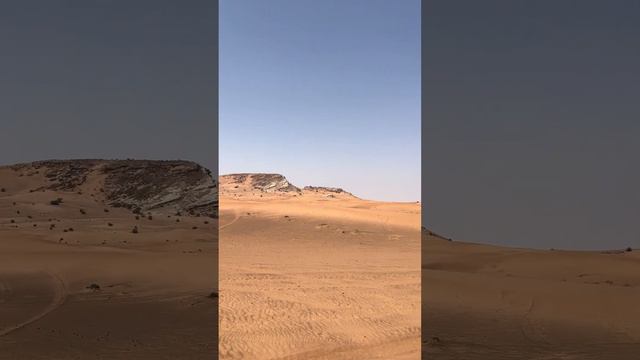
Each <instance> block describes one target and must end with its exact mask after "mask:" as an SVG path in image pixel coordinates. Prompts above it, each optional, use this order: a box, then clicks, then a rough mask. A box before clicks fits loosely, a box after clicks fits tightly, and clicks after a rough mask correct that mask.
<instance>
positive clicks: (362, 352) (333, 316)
mask: <svg viewBox="0 0 640 360" xmlns="http://www.w3.org/2000/svg"><path fill="white" fill-rule="evenodd" d="M268 175H269V174H266V175H265V174H261V175H260V176H259V177H256V178H253V176H252V175H251V174H238V175H233V176H228V177H222V178H221V180H220V186H221V189H220V190H221V197H220V225H221V227H220V239H221V241H220V259H221V262H220V274H219V276H220V288H221V293H220V358H221V359H255V360H262V359H283V360H284V359H291V360H293V359H418V358H419V357H420V339H419V338H420V323H419V319H420V292H419V290H420V278H419V276H420V272H419V264H420V252H419V248H420V241H419V221H420V207H419V204H415V203H414V204H406V203H380V202H372V201H365V200H361V199H358V198H356V197H355V196H353V195H351V194H349V193H347V192H344V191H342V192H338V191H337V189H330V188H312V189H309V188H307V189H300V188H297V187H295V186H293V185H291V184H289V183H288V182H287V181H286V179H284V178H283V177H281V176H279V175H273V174H271V176H268Z"/></svg>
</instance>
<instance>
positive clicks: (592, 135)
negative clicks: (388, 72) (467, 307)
mask: <svg viewBox="0 0 640 360" xmlns="http://www.w3.org/2000/svg"><path fill="white" fill-rule="evenodd" d="M425 4H427V5H426V6H427V7H426V8H425V17H424V18H423V22H424V25H425V38H424V44H425V45H424V49H423V50H424V52H425V54H427V55H425V57H424V65H423V69H424V75H425V82H424V84H425V85H424V86H425V87H424V89H425V90H424V92H425V93H424V104H423V105H424V107H425V109H426V110H425V114H424V116H425V121H424V125H423V126H424V137H423V146H424V158H423V169H424V174H425V175H424V176H423V184H424V185H423V186H424V191H423V195H424V205H423V211H422V214H423V222H424V224H425V225H426V226H427V227H429V228H430V229H432V230H433V231H435V232H438V233H442V234H443V235H445V236H447V237H452V238H454V239H458V240H464V241H470V242H481V243H493V244H500V245H509V246H518V247H527V248H530V247H535V248H543V249H548V248H566V249H622V248H626V247H627V246H631V247H635V248H640V229H639V227H638V219H640V191H639V190H638V186H639V184H640V167H639V166H638V155H639V154H640V141H639V139H640V120H639V119H640V103H639V102H638V94H640V66H638V63H639V61H638V60H639V59H640V46H639V45H638V39H639V38H640V22H639V21H638V19H640V2H638V1H631V0H615V1H596V0H583V1H554V0H540V1H531V0H509V1H504V0H484V1H465V0H433V1H428V2H425Z"/></svg>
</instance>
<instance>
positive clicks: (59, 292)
mask: <svg viewBox="0 0 640 360" xmlns="http://www.w3.org/2000/svg"><path fill="white" fill-rule="evenodd" d="M44 273H45V274H47V275H48V276H49V277H50V278H51V280H52V281H51V282H52V285H53V287H52V289H53V300H52V301H51V303H50V304H49V305H48V306H47V307H45V308H44V309H43V310H42V311H41V312H39V313H37V314H35V315H33V316H31V317H29V318H28V319H26V320H24V321H22V322H20V323H18V324H16V325H13V326H11V327H8V328H5V329H2V330H0V336H5V335H8V334H10V333H12V332H14V331H16V330H19V329H21V328H23V327H25V326H27V325H29V324H31V323H34V322H36V321H38V320H40V319H42V318H43V317H45V316H46V315H48V314H49V313H51V312H52V311H54V310H56V309H57V308H58V307H60V306H61V305H62V304H64V302H65V300H66V299H67V287H66V286H65V284H64V281H63V280H62V279H61V278H60V276H58V275H56V274H54V273H50V272H44Z"/></svg>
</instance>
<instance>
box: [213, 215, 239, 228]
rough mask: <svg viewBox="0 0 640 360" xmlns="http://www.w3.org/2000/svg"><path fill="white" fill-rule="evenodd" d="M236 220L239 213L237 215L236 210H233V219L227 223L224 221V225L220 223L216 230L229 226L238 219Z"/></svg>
mask: <svg viewBox="0 0 640 360" xmlns="http://www.w3.org/2000/svg"><path fill="white" fill-rule="evenodd" d="M238 220H240V215H238V212H237V211H234V212H233V220H231V221H229V222H228V223H226V224H224V225H220V226H219V227H218V231H220V230H222V229H224V228H226V227H227V226H231V225H233V223H235V222H236V221H238Z"/></svg>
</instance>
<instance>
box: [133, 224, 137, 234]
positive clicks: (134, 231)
mask: <svg viewBox="0 0 640 360" xmlns="http://www.w3.org/2000/svg"><path fill="white" fill-rule="evenodd" d="M131 233H133V234H137V233H138V227H137V226H134V227H133V230H131Z"/></svg>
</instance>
